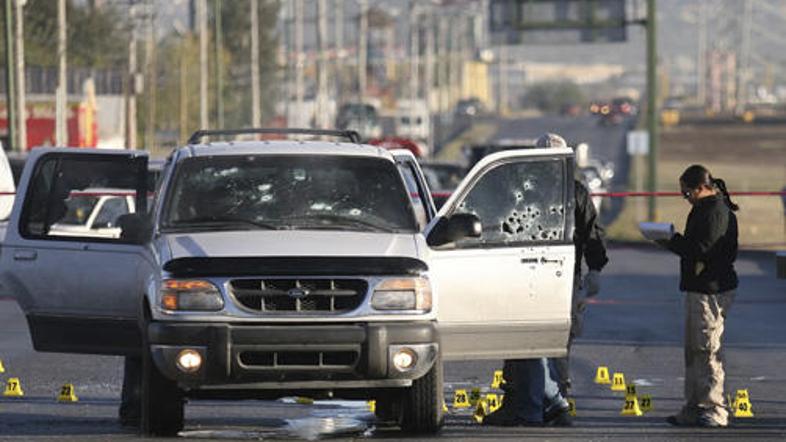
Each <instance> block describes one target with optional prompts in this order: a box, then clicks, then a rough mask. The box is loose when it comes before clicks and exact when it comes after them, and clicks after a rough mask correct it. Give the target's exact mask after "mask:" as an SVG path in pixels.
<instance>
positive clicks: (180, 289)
mask: <svg viewBox="0 0 786 442" xmlns="http://www.w3.org/2000/svg"><path fill="white" fill-rule="evenodd" d="M160 293H161V297H160V299H161V307H162V308H164V309H166V310H175V311H182V310H194V311H218V310H221V309H222V308H224V298H222V297H221V292H220V291H219V290H218V287H216V286H215V285H213V284H212V283H211V282H208V281H202V280H199V279H166V280H164V282H163V284H162V285H161V291H160Z"/></svg>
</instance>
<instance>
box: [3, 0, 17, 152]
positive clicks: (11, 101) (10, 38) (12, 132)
mask: <svg viewBox="0 0 786 442" xmlns="http://www.w3.org/2000/svg"><path fill="white" fill-rule="evenodd" d="M13 1H14V0H5V74H6V75H5V96H6V101H5V109H6V113H7V114H8V119H7V120H6V121H7V122H6V127H7V128H8V146H5V148H6V149H16V144H17V143H16V107H15V105H16V97H15V94H14V91H15V90H16V89H15V88H16V82H15V81H14V31H13V27H14V8H13Z"/></svg>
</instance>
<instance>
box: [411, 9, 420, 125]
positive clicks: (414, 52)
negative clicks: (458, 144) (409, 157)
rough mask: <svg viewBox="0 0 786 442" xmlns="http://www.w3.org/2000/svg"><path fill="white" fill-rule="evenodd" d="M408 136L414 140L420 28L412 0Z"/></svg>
mask: <svg viewBox="0 0 786 442" xmlns="http://www.w3.org/2000/svg"><path fill="white" fill-rule="evenodd" d="M409 44H410V48H409V131H410V133H409V135H410V136H411V137H413V138H414V133H415V131H416V128H415V120H416V111H417V108H416V107H415V106H416V105H415V102H416V100H417V99H418V92H419V90H418V89H419V84H420V81H419V80H420V79H419V78H418V77H419V76H420V69H419V67H420V66H419V65H420V27H419V26H418V8H417V6H416V5H415V1H414V0H410V1H409Z"/></svg>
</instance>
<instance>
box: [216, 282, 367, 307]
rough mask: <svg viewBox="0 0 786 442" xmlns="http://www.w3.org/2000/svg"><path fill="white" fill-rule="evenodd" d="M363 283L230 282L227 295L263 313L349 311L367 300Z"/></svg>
mask: <svg viewBox="0 0 786 442" xmlns="http://www.w3.org/2000/svg"><path fill="white" fill-rule="evenodd" d="M367 290H368V283H367V282H366V281H364V280H362V279H275V278H266V279H233V280H231V281H229V291H230V292H231V293H232V295H233V296H234V297H235V299H237V301H238V302H239V303H240V304H241V305H242V306H244V307H246V308H248V309H251V310H255V311H258V312H265V313H268V312H270V313H303V314H307V313H311V312H318V313H333V314H340V313H345V312H349V311H352V310H354V309H356V308H357V307H359V306H360V304H361V303H362V302H363V299H364V298H365V296H366V291H367Z"/></svg>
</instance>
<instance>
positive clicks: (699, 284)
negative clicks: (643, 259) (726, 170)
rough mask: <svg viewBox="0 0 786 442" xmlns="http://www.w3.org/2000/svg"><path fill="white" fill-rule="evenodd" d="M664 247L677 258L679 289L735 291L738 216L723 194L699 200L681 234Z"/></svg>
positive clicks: (714, 292)
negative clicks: (678, 263)
mask: <svg viewBox="0 0 786 442" xmlns="http://www.w3.org/2000/svg"><path fill="white" fill-rule="evenodd" d="M667 247H668V248H669V250H671V251H672V252H674V253H676V254H677V255H679V256H680V258H681V259H680V290H683V291H686V292H698V293H707V294H717V293H720V292H725V291H727V290H732V289H735V288H737V272H735V271H734V261H735V260H736V259H737V216H736V215H734V212H732V211H731V209H729V207H728V206H727V205H726V202H725V201H724V198H723V196H722V195H720V194H718V195H714V196H709V197H706V198H702V199H700V200H699V201H698V202H696V204H695V205H694V206H693V209H691V211H690V214H689V215H688V221H687V223H686V225H685V233H684V234H682V235H681V234H679V233H678V234H676V235H674V237H673V238H672V239H671V240H670V241H668V243H667Z"/></svg>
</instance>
